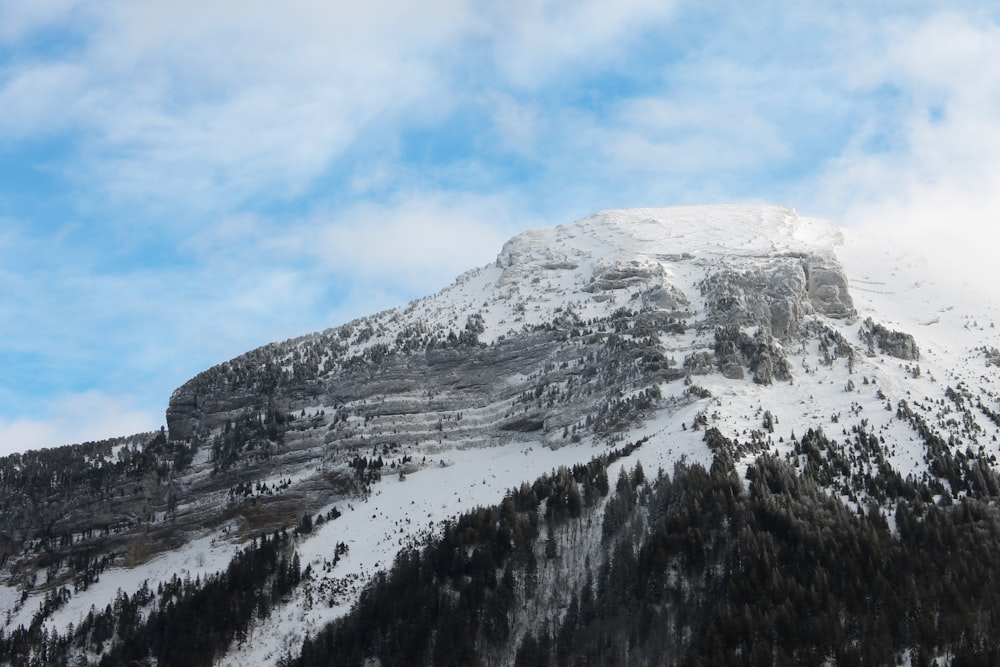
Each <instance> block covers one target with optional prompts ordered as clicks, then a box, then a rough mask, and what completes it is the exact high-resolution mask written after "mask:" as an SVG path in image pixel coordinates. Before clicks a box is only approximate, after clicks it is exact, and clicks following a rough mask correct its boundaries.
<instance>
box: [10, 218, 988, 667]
mask: <svg viewBox="0 0 1000 667" xmlns="http://www.w3.org/2000/svg"><path fill="white" fill-rule="evenodd" d="M887 253H888V254H887ZM845 266H846V267H847V268H846V270H845V268H844V267H845ZM995 319H996V306H995V304H992V303H984V302H982V301H976V300H970V301H968V302H965V303H963V302H961V301H960V300H956V298H955V294H954V293H953V292H951V291H950V290H949V289H948V288H947V286H946V285H943V284H940V285H936V284H934V283H933V280H932V279H930V278H929V276H928V271H927V267H926V266H925V265H921V264H919V263H914V260H913V259H912V258H910V257H909V256H907V255H905V254H902V253H900V252H899V251H896V250H894V249H892V248H888V247H885V246H875V245H873V243H872V242H871V240H868V239H864V238H861V237H858V236H856V235H852V234H851V233H850V232H849V231H846V230H841V229H838V228H837V227H836V226H834V225H832V224H830V223H827V222H824V221H819V220H811V219H805V218H801V217H799V216H798V215H797V214H796V213H795V211H793V210H792V209H788V208H780V207H769V206H721V207H681V208H672V209H655V210H632V211H610V212H604V213H600V214H597V215H594V216H591V217H590V218H586V219H584V220H581V221H579V222H577V223H574V224H572V225H567V226H562V227H555V228H552V229H545V230H537V231H532V232H528V233H525V234H522V235H520V236H518V237H515V238H514V239H512V240H511V241H509V242H508V243H507V244H506V245H505V246H504V248H503V249H502V250H501V252H500V254H499V256H498V257H497V260H496V262H495V263H493V264H491V265H489V266H486V267H481V268H479V269H476V270H473V271H470V272H468V273H466V274H464V275H463V276H461V277H459V279H458V280H457V281H456V282H455V283H454V284H453V285H451V286H450V287H448V288H446V289H445V290H443V291H442V292H440V293H438V294H437V295H434V296H431V297H427V298H425V299H421V300H418V301H415V302H413V303H411V304H409V305H408V306H406V307H404V308H400V309H396V310H392V311H387V312H383V313H379V314H376V315H373V316H371V317H368V318H363V319H361V320H358V321H355V322H351V323H349V324H347V325H344V326H341V327H338V328H335V329H331V330H328V331H325V332H322V333H319V334H313V335H309V336H304V337H301V338H297V339H293V340H290V341H286V342H283V343H276V344H272V345H268V346H265V347H264V348H261V349H258V350H254V351H252V352H249V353H247V354H246V355H243V356H241V357H238V358H236V359H233V360H231V361H229V362H226V363H224V364H220V365H219V366H217V367H214V368H212V369H209V370H208V371H206V372H204V373H202V374H200V375H198V376H197V377H195V378H193V379H192V380H191V381H189V382H188V383H186V384H185V385H183V386H182V387H180V388H178V389H177V391H176V392H174V395H173V396H172V398H171V400H170V404H169V406H168V409H167V422H168V432H167V433H162V434H148V435H145V436H140V437H135V438H132V439H131V440H126V439H123V440H120V441H114V442H108V443H94V444H90V445H87V446H78V447H74V448H65V449H64V450H58V451H55V452H49V453H44V452H39V453H30V454H24V455H17V456H14V457H8V458H7V459H5V460H4V461H3V463H2V465H0V549H2V550H3V554H4V555H3V565H2V568H0V576H2V577H3V580H2V586H0V602H2V604H3V608H4V609H5V610H6V611H7V615H6V618H5V619H4V621H5V624H4V626H3V631H4V632H5V633H6V635H7V636H11V633H12V632H14V631H15V630H16V628H18V627H19V626H23V627H24V628H25V633H26V635H25V636H27V637H37V636H39V635H38V633H40V632H41V631H42V630H43V629H45V630H48V631H49V633H50V636H51V634H52V633H59V634H60V635H65V634H67V633H68V628H69V625H70V624H73V625H74V626H75V627H76V628H77V633H78V634H79V628H80V626H81V621H82V620H83V619H84V617H85V616H87V614H88V611H90V609H91V606H92V605H93V606H94V607H95V608H96V609H97V610H101V609H103V608H104V607H105V605H107V604H109V603H111V602H114V601H115V599H116V598H118V599H121V597H122V595H125V597H126V598H127V600H131V601H132V602H133V603H134V597H135V595H136V593H137V592H138V591H141V590H144V589H143V583H144V582H146V589H147V590H149V591H152V592H151V593H149V596H147V595H146V594H143V595H142V596H140V600H141V601H142V604H141V605H139V612H140V613H141V614H142V615H145V616H147V617H148V616H149V615H150V614H153V612H154V611H156V610H157V609H159V606H161V605H162V604H163V603H164V601H165V599H166V598H165V597H164V594H163V593H161V592H159V591H158V590H157V588H158V586H157V584H159V583H162V582H168V583H169V582H171V581H172V580H173V578H174V577H175V575H176V576H179V577H181V578H182V579H183V578H184V577H185V576H189V577H191V578H193V579H199V578H201V577H207V576H208V575H211V574H212V573H214V572H217V571H219V570H221V569H223V568H224V567H225V565H226V563H227V562H229V561H230V559H231V558H233V557H234V556H235V555H236V554H237V553H238V552H239V551H240V550H241V549H242V548H243V547H245V546H246V545H247V544H248V541H249V540H250V539H251V538H253V537H258V536H260V535H267V534H273V533H274V531H281V530H282V529H289V530H291V529H293V528H297V529H298V530H297V531H295V534H292V535H291V537H287V538H286V537H282V538H281V541H280V544H281V545H283V546H282V549H284V550H285V551H287V559H289V562H290V559H291V553H292V550H294V551H295V554H296V555H297V557H298V559H299V561H300V563H301V567H302V569H303V571H305V569H306V568H308V576H305V577H304V578H303V579H302V580H301V581H298V580H297V581H296V585H295V586H293V587H292V589H289V590H287V591H284V588H281V587H279V588H281V590H283V591H284V592H283V593H281V594H280V595H277V597H276V598H275V599H273V600H270V599H269V601H268V603H267V605H266V607H267V610H266V613H264V611H265V610H264V609H263V608H261V609H260V610H259V612H260V613H257V614H256V615H255V616H254V617H253V618H252V619H249V620H247V621H246V622H245V623H244V624H243V625H241V626H240V627H242V628H243V629H242V630H239V632H235V631H234V632H235V634H233V635H232V636H231V638H230V639H229V640H226V641H224V642H222V648H219V647H215V648H213V651H214V655H215V658H216V659H217V661H219V662H220V663H221V664H238V663H240V662H246V661H248V660H249V661H251V662H256V663H261V664H263V663H267V662H273V661H275V660H277V659H278V658H279V657H280V656H282V655H285V654H288V655H292V654H295V653H296V652H297V650H298V647H299V646H300V644H301V641H302V639H303V638H304V637H305V636H307V635H312V634H315V633H316V632H318V631H319V629H320V628H322V627H323V626H324V624H325V623H327V622H329V621H330V620H333V619H335V618H338V617H341V616H343V615H344V614H345V613H346V612H347V611H348V610H349V609H350V607H351V605H352V603H353V602H354V601H355V600H357V596H358V595H359V594H360V591H361V590H362V587H363V584H364V583H365V582H366V581H368V580H369V579H370V577H371V576H372V575H373V574H374V573H375V572H378V571H380V570H382V569H384V568H385V567H387V566H389V564H391V563H392V561H393V558H394V555H395V554H396V552H397V551H398V550H399V549H400V548H402V547H404V546H406V545H413V544H418V543H424V542H425V541H426V540H428V539H430V538H431V537H432V536H435V535H440V534H441V532H442V531H443V530H445V528H444V525H445V524H444V523H442V522H443V521H447V520H448V519H449V518H451V517H454V516H455V515H456V513H458V512H460V511H462V510H464V509H469V508H473V507H476V506H479V505H491V504H494V503H498V502H499V501H500V500H501V498H502V497H503V494H504V492H505V491H507V490H509V489H511V488H516V487H518V486H519V485H520V484H521V483H522V482H524V481H529V482H530V481H532V480H534V479H535V478H536V477H538V476H539V475H542V474H544V473H546V472H549V471H551V470H554V469H555V468H557V467H558V466H573V465H577V464H582V463H586V462H587V461H589V460H591V458H592V457H594V456H597V455H600V454H602V453H604V452H606V451H609V449H614V448H617V447H619V446H620V445H622V444H623V443H632V442H637V441H643V442H644V443H645V444H644V445H643V447H642V448H641V449H640V450H638V451H637V452H635V453H634V454H633V455H632V456H633V457H635V458H634V459H633V460H639V461H642V463H643V464H644V465H645V467H646V469H647V470H650V471H652V470H656V469H658V468H661V467H662V468H663V469H665V470H668V471H669V470H672V469H673V465H674V463H675V462H677V461H679V460H681V459H682V458H683V459H684V460H685V461H687V462H688V463H690V464H699V463H700V464H702V465H704V466H706V467H708V466H710V465H711V463H712V461H713V457H714V456H716V454H717V452H713V450H712V448H711V447H710V446H709V444H710V443H706V442H705V440H704V434H705V432H706V431H707V430H708V429H714V430H713V432H714V433H717V434H719V437H721V438H724V439H726V441H727V442H729V443H730V444H729V445H727V451H729V452H730V453H729V462H728V464H727V465H730V466H732V468H733V471H734V474H735V475H736V476H737V478H743V476H744V475H745V474H746V473H747V471H748V470H751V469H753V468H754V466H756V465H758V464H757V463H755V461H756V459H757V457H758V456H759V455H760V454H762V453H770V454H772V455H775V456H777V457H779V458H780V459H782V460H785V461H787V462H788V464H789V465H792V466H793V467H794V466H798V469H799V470H800V471H808V474H809V476H810V479H812V480H813V483H815V484H816V485H817V486H818V487H819V488H822V489H824V490H825V492H826V493H827V494H828V495H829V496H830V497H831V498H832V499H834V500H835V501H836V502H841V503H845V504H846V505H845V506H846V507H848V508H850V509H852V510H857V509H858V508H865V510H866V511H869V512H870V511H875V512H876V513H877V514H879V515H880V516H883V517H884V518H885V519H886V520H887V521H888V522H889V524H890V525H891V524H892V522H893V521H894V517H895V511H896V508H895V503H896V502H897V501H898V500H899V498H900V493H901V492H900V489H901V488H902V487H903V486H904V483H907V482H908V483H912V484H919V485H922V486H923V488H926V489H928V493H930V494H932V495H933V496H934V497H935V498H937V499H938V500H942V499H948V500H956V499H960V498H962V497H963V496H966V495H968V496H976V497H979V496H982V495H984V494H985V495H986V496H989V494H990V493H991V490H990V483H991V482H990V480H991V479H992V477H991V474H992V471H993V470H994V468H995V465H996V458H995V453H996V450H997V444H996V443H997V437H998V435H1000V416H998V414H1000V402H998V396H1000V386H998V385H1000V381H998V374H1000V353H998V352H997V348H998V347H1000V340H998V338H1000V336H998V333H997V331H996V328H995V326H993V324H994V320H995ZM817 433H823V434H825V435H823V437H822V439H818V438H817V436H816V435H815V434H817ZM807 434H810V435H809V436H808V437H807ZM817 443H821V444H822V446H818V445H817ZM618 465H623V464H618ZM629 465H631V463H629ZM616 470H617V469H613V470H611V474H612V475H614V474H616ZM612 478H613V477H612ZM907 488H908V487H907ZM612 495H614V494H612ZM994 495H995V494H994ZM603 508H604V504H603V503H602V504H601V505H600V506H599V507H598V508H597V509H596V510H595V511H597V512H603V511H604V509H603ZM871 508H875V510H872V509H871ZM543 511H544V509H543ZM598 516H603V514H600V515H598ZM320 518H321V519H322V522H321V523H320V520H319V519H320ZM317 524H319V525H317ZM556 532H557V536H556V537H557V538H558V539H567V540H568V539H571V538H570V537H569V536H565V537H558V531H556ZM276 539H277V538H276ZM554 539H556V538H554ZM572 539H577V540H583V541H584V542H586V541H587V540H586V539H585V538H582V537H580V536H579V535H577V537H576V538H572ZM588 539H589V538H588ZM636 539H637V540H638V539H639V538H638V537H637V538H636ZM581 544H582V543H581ZM588 544H592V545H593V541H592V540H591V542H588ZM596 544H597V546H590V547H586V548H585V549H584V551H586V552H588V553H592V560H593V561H595V562H594V563H592V568H596V567H598V564H597V562H596V561H599V560H601V559H602V558H606V557H607V553H606V550H605V549H603V548H601V547H600V541H599V540H598V542H597V543H596ZM636 544H638V542H636ZM247 558H249V556H248V557H247ZM277 562H278V561H275V563H277ZM577 565H579V564H577ZM275 567H277V565H276V566H275ZM286 567H287V565H286ZM571 569H573V568H571ZM574 571H575V572H577V574H576V575H570V576H576V578H577V579H576V580H579V581H582V577H584V572H583V568H581V567H576V568H575V570H574ZM275 572H276V571H275ZM595 572H596V570H595ZM500 574H502V572H501V573H500ZM262 576H265V580H266V581H271V580H270V579H267V577H272V578H273V576H276V575H275V573H274V572H272V573H270V574H265V575H262ZM576 580H574V581H576ZM262 581H264V580H262ZM549 583H550V584H555V583H556V582H549ZM563 584H566V582H563ZM267 585H268V586H270V585H271V584H270V583H268V584H267ZM563 588H565V589H566V590H571V589H572V588H573V586H569V585H563ZM192 590H193V589H192ZM275 590H278V589H275ZM185 595H186V593H185ZM175 597H177V600H178V601H180V600H181V599H182V598H183V595H182V594H181V593H177V594H175ZM557 598H558V595H555V597H551V596H550V597H548V598H546V597H545V596H541V599H547V600H549V602H546V603H544V604H541V605H540V607H539V609H538V610H537V614H536V615H537V617H538V618H540V619H548V620H547V621H545V622H546V623H554V622H557V621H558V620H559V619H560V618H561V612H557V611H554V610H559V609H562V608H563V606H564V605H565V604H567V603H568V601H567V600H559V599H557ZM122 604H123V605H124V606H126V607H127V605H125V603H122ZM553 614H555V615H553ZM254 619H256V620H254ZM234 627H235V626H234ZM32 628H33V629H34V632H35V634H34V635H33V634H31V631H32ZM525 631H526V629H525V628H520V629H518V630H517V633H515V636H516V637H518V638H523V636H524V633H525ZM88 632H91V634H90V635H87V637H88V638H89V639H88V640H87V641H89V642H90V643H89V644H88V648H87V649H86V650H83V649H82V648H76V649H72V648H71V649H68V650H70V651H71V653H72V652H73V651H75V653H74V655H75V657H77V658H83V659H86V658H88V657H89V658H90V659H92V660H94V661H97V660H98V659H99V657H100V655H101V654H102V652H105V651H107V650H110V648H111V647H112V645H113V644H114V642H113V641H112V642H109V643H106V644H103V645H101V646H98V645H96V644H95V643H94V642H93V641H91V640H92V631H89V630H88ZM70 634H71V633H70ZM117 636H124V635H123V634H122V632H121V629H120V628H119V631H118V633H117ZM220 636H222V635H220ZM25 641H27V642H28V643H30V641H31V640H30V639H26V640H25ZM220 641H221V640H220ZM512 641H513V640H512ZM227 642H231V643H227ZM70 644H71V645H73V642H70ZM102 646H103V647H102ZM507 657H508V658H509V659H511V660H513V658H514V654H513V652H509V655H508V656H507Z"/></svg>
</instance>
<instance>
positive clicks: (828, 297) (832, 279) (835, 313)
mask: <svg viewBox="0 0 1000 667" xmlns="http://www.w3.org/2000/svg"><path fill="white" fill-rule="evenodd" d="M804 268H805V271H806V278H807V280H808V290H809V303H811V304H812V306H813V308H815V309H816V312H818V313H820V314H822V315H825V316H827V317H832V318H836V319H843V318H846V317H852V316H854V314H855V313H854V301H853V300H852V299H851V295H850V294H849V293H848V291H847V276H845V275H844V272H843V270H842V269H841V268H840V267H839V266H837V265H835V264H832V263H823V262H811V263H807V264H806V265H805V267H804Z"/></svg>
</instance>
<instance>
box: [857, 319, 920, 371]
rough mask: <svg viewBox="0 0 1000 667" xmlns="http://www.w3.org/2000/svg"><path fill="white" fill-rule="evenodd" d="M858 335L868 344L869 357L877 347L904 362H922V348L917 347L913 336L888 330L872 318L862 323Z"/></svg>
mask: <svg viewBox="0 0 1000 667" xmlns="http://www.w3.org/2000/svg"><path fill="white" fill-rule="evenodd" d="M858 335H859V336H860V337H861V340H863V341H864V342H865V343H866V344H867V346H868V354H869V356H873V355H874V354H875V347H876V346H877V347H878V350H879V352H882V353H883V354H888V355H889V356H890V357H896V358H897V359H903V360H904V361H919V360H920V348H918V347H917V342H916V340H914V338H913V336H911V335H910V334H908V333H904V332H902V331H895V330H891V329H888V328H886V327H884V326H882V325H881V324H878V323H876V322H875V321H874V320H872V318H870V317H867V318H865V321H864V322H862V323H861V328H860V329H859V330H858Z"/></svg>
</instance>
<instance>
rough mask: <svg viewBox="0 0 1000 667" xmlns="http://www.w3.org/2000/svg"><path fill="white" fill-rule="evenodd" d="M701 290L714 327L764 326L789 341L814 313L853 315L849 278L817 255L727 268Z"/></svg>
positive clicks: (704, 284) (778, 258)
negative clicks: (848, 288) (848, 286)
mask: <svg viewBox="0 0 1000 667" xmlns="http://www.w3.org/2000/svg"><path fill="white" fill-rule="evenodd" d="M698 287H699V289H700V291H701V293H702V295H703V296H704V297H705V301H706V305H707V308H708V311H709V317H708V322H709V323H711V324H713V325H715V326H740V327H761V328H763V329H766V330H767V331H768V332H770V333H771V335H773V336H774V337H775V338H777V339H779V340H787V339H788V338H790V337H794V336H796V335H799V334H800V333H801V329H802V325H803V323H804V322H805V321H806V318H807V317H808V316H810V315H813V314H819V315H823V316H826V317H832V318H836V319H842V318H846V317H852V316H853V315H854V314H855V311H854V303H853V301H852V299H851V296H850V294H849V293H848V291H847V277H846V275H845V274H844V272H843V270H842V269H841V268H840V267H839V265H837V264H836V263H835V262H834V261H833V260H832V259H827V258H823V257H819V256H814V255H806V256H784V257H773V258H764V259H758V260H757V261H756V262H754V263H753V264H752V265H750V266H745V267H742V268H741V267H739V266H738V265H727V266H725V267H724V268H722V269H721V270H719V271H717V272H715V273H712V274H710V275H709V276H707V277H706V278H705V279H703V280H702V281H701V282H700V283H699V284H698Z"/></svg>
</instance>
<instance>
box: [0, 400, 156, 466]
mask: <svg viewBox="0 0 1000 667" xmlns="http://www.w3.org/2000/svg"><path fill="white" fill-rule="evenodd" d="M45 413H46V416H45V417H37V418H25V417H19V418H15V419H12V420H5V419H3V418H0V456H2V455H6V454H11V453H13V452H23V451H25V450H28V449H42V448H45V447H55V446H59V445H68V444H75V443H81V442H90V441H97V440H104V439H107V438H114V437H118V436H124V435H132V434H135V433H143V432H146V431H152V430H154V429H156V428H158V427H159V425H160V424H162V423H163V418H162V415H157V414H155V413H154V412H152V411H150V410H148V409H145V408H143V407H141V406H138V405H136V404H135V403H134V402H133V401H132V400H131V399H128V398H122V397H116V396H108V395H107V394H103V393H101V392H97V391H91V392H85V393H80V394H68V395H64V396H61V397H59V398H56V399H54V400H52V401H51V402H50V403H49V404H48V405H47V406H46V410H45Z"/></svg>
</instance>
